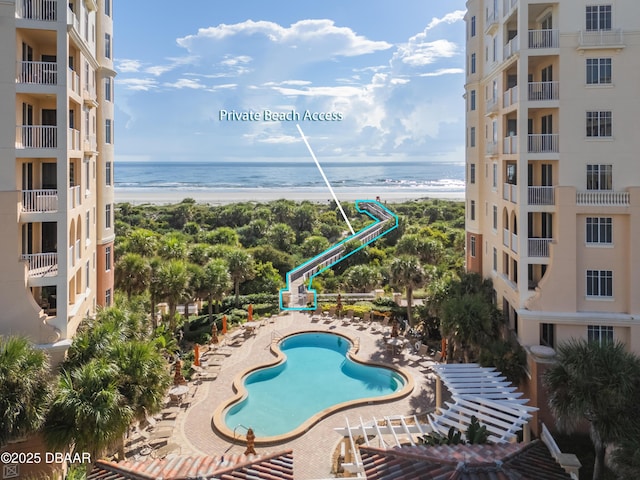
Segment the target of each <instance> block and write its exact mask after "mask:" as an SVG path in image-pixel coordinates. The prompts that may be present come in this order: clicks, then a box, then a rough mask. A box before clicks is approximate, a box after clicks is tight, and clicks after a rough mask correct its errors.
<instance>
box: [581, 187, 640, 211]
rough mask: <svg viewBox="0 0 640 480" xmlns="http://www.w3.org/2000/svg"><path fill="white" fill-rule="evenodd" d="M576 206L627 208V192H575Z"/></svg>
mask: <svg viewBox="0 0 640 480" xmlns="http://www.w3.org/2000/svg"><path fill="white" fill-rule="evenodd" d="M576 204H577V205H593V206H604V207H609V206H622V207H628V206H629V192H615V191H613V190H590V191H586V192H576Z"/></svg>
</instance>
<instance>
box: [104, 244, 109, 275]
mask: <svg viewBox="0 0 640 480" xmlns="http://www.w3.org/2000/svg"><path fill="white" fill-rule="evenodd" d="M104 270H105V272H108V271H109V270H111V247H107V248H105V250H104Z"/></svg>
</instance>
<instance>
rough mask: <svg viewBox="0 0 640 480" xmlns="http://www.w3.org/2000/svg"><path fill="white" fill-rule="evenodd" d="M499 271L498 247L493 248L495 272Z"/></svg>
mask: <svg viewBox="0 0 640 480" xmlns="http://www.w3.org/2000/svg"><path fill="white" fill-rule="evenodd" d="M497 270H498V250H497V249H496V247H493V271H494V272H496V271H497Z"/></svg>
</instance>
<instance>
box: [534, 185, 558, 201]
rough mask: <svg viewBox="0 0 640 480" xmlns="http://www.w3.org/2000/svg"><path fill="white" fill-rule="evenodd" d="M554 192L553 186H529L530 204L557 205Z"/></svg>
mask: <svg viewBox="0 0 640 480" xmlns="http://www.w3.org/2000/svg"><path fill="white" fill-rule="evenodd" d="M554 192H555V190H554V188H553V187H529V188H528V200H529V205H555V203H556V202H555V194H554Z"/></svg>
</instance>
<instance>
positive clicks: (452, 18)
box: [426, 10, 467, 30]
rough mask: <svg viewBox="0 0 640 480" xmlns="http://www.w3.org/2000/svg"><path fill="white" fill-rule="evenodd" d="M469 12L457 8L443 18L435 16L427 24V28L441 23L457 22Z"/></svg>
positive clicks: (429, 28)
mask: <svg viewBox="0 0 640 480" xmlns="http://www.w3.org/2000/svg"><path fill="white" fill-rule="evenodd" d="M465 13H467V12H466V11H465V10H456V11H455V12H451V13H447V14H446V15H445V16H444V17H442V18H437V17H433V18H432V19H431V22H429V25H427V28H426V30H431V29H432V28H434V27H436V26H438V25H440V24H441V23H448V24H451V23H456V22H459V21H461V20H464V15H465Z"/></svg>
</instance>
